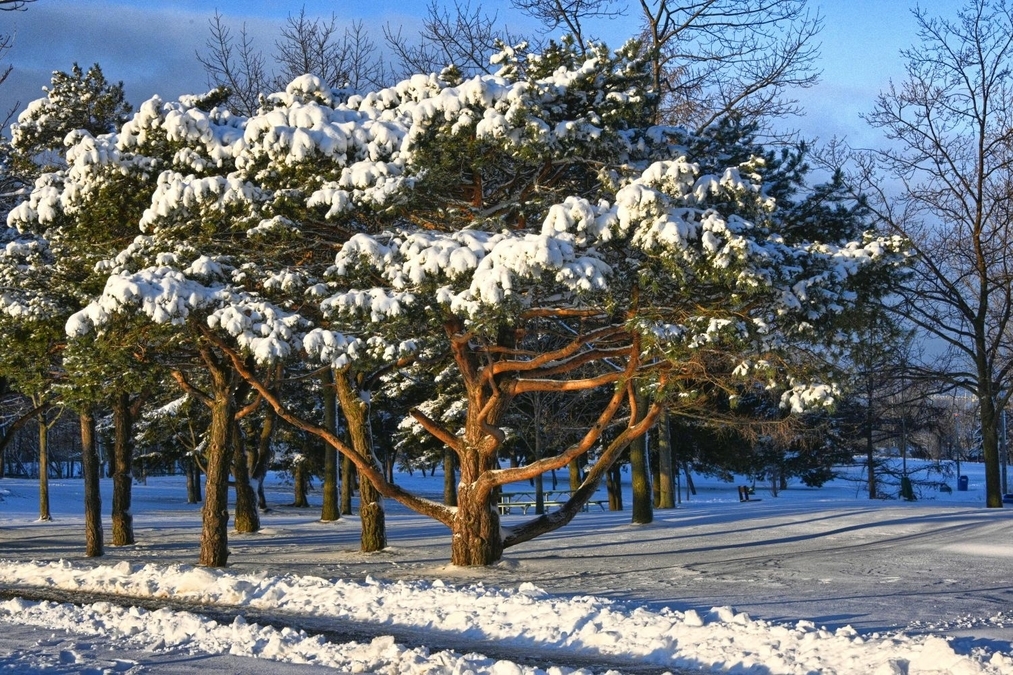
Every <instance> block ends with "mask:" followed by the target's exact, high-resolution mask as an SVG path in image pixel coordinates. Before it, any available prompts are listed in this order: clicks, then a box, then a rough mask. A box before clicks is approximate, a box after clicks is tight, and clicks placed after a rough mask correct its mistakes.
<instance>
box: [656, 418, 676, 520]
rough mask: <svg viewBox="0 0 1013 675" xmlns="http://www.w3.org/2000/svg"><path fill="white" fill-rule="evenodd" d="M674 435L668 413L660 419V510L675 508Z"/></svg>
mask: <svg viewBox="0 0 1013 675" xmlns="http://www.w3.org/2000/svg"><path fill="white" fill-rule="evenodd" d="M673 464H674V462H673V458H672V433H671V429H670V428H669V426H668V411H667V410H662V411H661V414H660V415H659V417H658V483H659V487H660V490H659V494H658V508H659V509H674V508H675V474H674V472H673V470H672V467H673Z"/></svg>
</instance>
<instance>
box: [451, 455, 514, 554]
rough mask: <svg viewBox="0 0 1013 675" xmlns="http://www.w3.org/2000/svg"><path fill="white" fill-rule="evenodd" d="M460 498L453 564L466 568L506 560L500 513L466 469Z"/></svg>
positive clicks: (452, 540) (456, 516) (455, 520)
mask: <svg viewBox="0 0 1013 675" xmlns="http://www.w3.org/2000/svg"><path fill="white" fill-rule="evenodd" d="M462 464H464V462H462ZM457 497H458V506H457V513H456V515H455V516H454V523H453V527H452V528H451V534H452V538H451V542H450V561H451V563H452V564H454V565H462V566H472V565H491V564H492V563H494V562H496V561H498V560H499V559H500V558H501V557H503V538H502V534H501V532H500V525H499V511H498V509H497V508H496V505H495V504H493V503H492V499H491V498H490V496H489V495H488V494H482V493H479V492H477V490H476V487H475V483H474V482H473V481H469V480H468V479H467V477H466V476H465V469H464V467H463V466H462V468H461V486H460V490H459V491H458V495H457Z"/></svg>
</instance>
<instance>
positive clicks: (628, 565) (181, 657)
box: [0, 464, 1013, 675]
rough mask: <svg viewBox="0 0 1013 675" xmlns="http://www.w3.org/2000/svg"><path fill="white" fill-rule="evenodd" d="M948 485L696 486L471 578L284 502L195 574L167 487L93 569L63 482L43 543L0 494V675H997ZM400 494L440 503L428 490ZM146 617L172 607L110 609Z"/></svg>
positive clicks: (1000, 664)
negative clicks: (164, 603)
mask: <svg viewBox="0 0 1013 675" xmlns="http://www.w3.org/2000/svg"><path fill="white" fill-rule="evenodd" d="M964 470H965V473H967V474H968V475H969V477H970V489H969V490H968V491H967V492H959V491H954V492H952V493H941V492H938V491H937V490H935V489H932V488H926V489H924V490H923V491H922V495H921V496H922V498H921V499H920V500H919V501H917V502H914V503H903V502H898V501H890V500H886V501H875V502H870V500H869V499H868V498H866V497H863V495H862V494H861V493H860V492H859V491H858V488H856V485H855V484H852V483H848V482H846V481H835V482H834V483H832V484H831V485H828V486H827V487H825V488H822V489H809V488H805V487H803V486H799V485H792V486H791V488H790V489H789V490H787V491H784V492H781V493H780V494H779V496H777V497H773V496H772V495H771V494H770V493H769V492H767V491H766V490H763V489H762V488H758V489H757V491H756V495H755V497H756V498H758V499H760V500H761V501H756V502H750V503H748V504H743V503H739V501H738V497H737V493H736V488H735V485H733V484H726V483H720V482H716V481H713V480H707V479H699V484H698V488H699V494H698V495H696V496H693V497H691V498H690V500H689V501H688V502H686V501H684V502H683V503H682V504H681V505H680V507H679V508H678V509H676V510H674V511H657V512H656V514H655V518H656V519H655V522H654V523H653V524H652V525H648V526H632V525H630V524H629V517H630V514H629V511H628V510H627V511H626V512H620V513H606V512H602V511H599V510H595V511H590V512H587V513H582V514H580V515H579V516H578V517H577V519H576V520H575V521H574V523H572V524H571V525H570V526H569V527H567V528H564V529H563V530H560V531H558V532H556V533H554V534H551V535H547V536H545V537H543V538H541V539H537V540H535V541H532V542H528V543H526V544H524V545H522V546H518V547H515V548H511V549H508V550H507V552H506V555H505V556H504V560H503V561H502V562H500V563H499V564H497V565H495V566H493V567H491V568H482V569H457V568H453V567H450V566H449V565H448V564H447V560H448V559H449V534H448V532H447V530H446V529H445V528H443V527H442V526H441V525H438V524H436V523H432V522H430V521H427V520H425V519H422V518H421V517H419V516H415V515H413V514H410V513H408V512H406V511H405V510H404V509H402V508H401V507H400V506H399V505H397V504H394V503H390V502H388V503H387V506H388V518H387V523H388V538H389V543H390V547H389V548H388V549H387V550H385V551H383V552H381V553H377V554H368V555H367V554H362V553H359V552H358V550H357V548H358V536H359V532H358V529H359V523H358V520H357V519H356V518H354V517H343V518H342V519H341V520H340V521H338V522H335V523H327V524H325V523H320V522H319V521H317V520H316V518H317V517H318V515H319V509H318V507H314V508H313V509H310V510H306V509H295V508H291V507H288V506H284V505H285V504H286V503H288V502H289V501H291V493H290V488H289V487H288V486H285V485H283V484H281V483H277V484H273V485H271V486H270V487H269V492H268V499H269V501H270V502H271V503H272V507H273V508H272V511H271V512H270V513H268V514H265V515H264V517H263V524H264V530H263V531H262V532H260V533H258V534H255V535H235V534H233V535H232V536H231V538H230V549H231V551H232V553H231V557H230V560H229V562H230V565H229V568H228V569H226V570H209V569H202V568H196V567H194V566H193V563H194V561H195V560H196V559H197V551H198V538H199V530H200V514H199V506H196V505H188V504H186V491H185V486H184V483H183V481H182V479H181V478H173V477H166V478H152V479H149V480H148V483H147V484H146V485H140V484H138V485H135V487H134V500H133V513H134V516H135V531H136V535H137V540H138V543H137V544H136V545H134V546H129V547H122V548H117V549H113V548H107V555H106V556H105V557H104V558H102V559H97V560H90V559H86V558H84V556H83V551H84V541H83V518H82V516H81V515H80V511H81V506H80V505H81V503H82V500H83V497H82V487H83V486H82V484H81V481H79V480H67V481H62V480H56V481H51V486H52V488H51V489H52V493H53V505H52V506H53V509H52V510H53V515H54V518H55V520H54V521H53V522H50V523H41V522H38V521H37V520H36V518H37V512H38V493H37V488H36V486H35V484H34V482H32V481H22V480H13V479H3V480H0V495H2V497H3V501H2V502H0V540H2V544H0V546H2V549H0V550H2V553H0V555H2V556H3V559H2V560H0V587H3V588H4V589H6V590H8V591H9V592H8V593H7V595H6V596H4V597H11V598H12V599H8V600H4V601H0V671H6V672H39V671H42V672H54V673H84V672H87V673H122V672H126V673H141V672H155V673H196V672H201V671H205V670H208V669H212V670H214V671H215V672H222V673H304V672H305V673H313V672H333V670H332V669H337V670H338V671H341V672H352V673H359V672H378V673H427V674H429V673H433V674H435V673H460V674H462V675H463V674H465V673H476V674H477V673H491V674H494V675H519V674H520V673H533V672H546V673H550V674H553V675H557V674H562V673H567V672H572V671H573V670H575V669H579V670H580V671H581V672H584V673H589V672H605V671H607V670H615V671H620V672H658V673H660V672H664V671H671V672H675V673H681V672H700V671H702V672H733V673H758V674H773V673H814V674H815V673H822V674H833V673H855V674H866V673H868V674H872V675H905V674H906V675H915V674H916V673H955V674H958V675H962V674H964V673H1013V657H1011V642H1010V641H1011V638H1013V542H1011V541H1010V539H1011V537H1013V528H1011V525H1013V522H1011V518H1013V516H1011V515H1010V511H1009V510H1008V509H1004V510H989V509H985V508H983V507H982V504H983V502H984V495H983V487H982V484H983V480H982V469H981V466H980V465H975V464H970V465H965V466H964ZM399 482H403V483H405V484H407V485H409V486H411V487H414V488H416V489H419V488H421V489H423V490H425V491H428V492H430V493H432V494H433V495H437V494H438V493H439V492H440V490H441V486H442V477H441V476H439V475H437V476H436V477H431V478H425V479H422V478H421V477H420V476H419V475H418V474H416V475H415V477H408V476H403V477H401V479H400V480H399ZM948 482H949V484H950V485H954V486H955V482H956V481H955V479H953V478H950V479H948ZM103 488H104V490H105V492H104V494H103V511H104V512H108V510H109V504H110V495H109V492H108V489H109V488H110V485H108V484H105V485H103ZM312 497H316V501H315V502H314V503H315V504H318V503H319V494H318V493H314V494H313V495H312ZM628 500H629V496H628V495H627V502H626V504H627V508H628V506H629V501H628ZM523 518H524V517H523V516H521V515H519V514H514V515H509V516H504V523H505V524H506V525H507V526H509V524H510V523H511V522H520V521H521V520H522V519H523ZM109 527H110V526H109V524H108V522H106V531H107V534H108V531H109ZM20 587H43V588H45V589H48V591H50V592H54V593H60V592H62V591H74V592H90V593H99V594H115V595H122V596H128V597H132V598H137V599H135V600H134V601H133V603H132V602H131V601H130V600H126V601H120V602H118V603H117V604H113V603H111V602H109V599H108V598H107V597H106V596H101V599H99V600H95V597H94V596H93V597H92V598H89V599H88V600H89V601H88V602H87V603H85V604H80V605H71V604H60V603H54V602H47V601H44V602H34V601H28V600H24V599H20V598H17V597H14V596H16V595H17V593H18V589H19V588H20ZM61 589H62V591H61ZM10 591H12V592H10ZM20 592H21V593H22V594H25V595H28V594H29V589H27V588H26V589H22V590H21V591H20ZM144 598H147V599H150V598H164V599H169V600H171V601H172V602H173V603H174V604H173V606H172V607H171V608H164V609H141V608H139V607H132V606H131V604H145V603H144V602H142V600H141V599H144ZM193 603H199V606H197V605H196V604H193ZM120 605H123V606H120ZM223 617H226V618H223ZM267 624H270V625H267ZM317 633H324V635H318V634H317ZM342 635H344V636H346V637H348V636H351V637H355V638H356V640H355V641H353V642H348V641H347V640H345V639H342V638H341V636H342ZM483 653H486V654H492V655H493V656H489V657H486V656H482V654H483Z"/></svg>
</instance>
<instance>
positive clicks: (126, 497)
mask: <svg viewBox="0 0 1013 675" xmlns="http://www.w3.org/2000/svg"><path fill="white" fill-rule="evenodd" d="M133 426H134V425H133V420H132V419H131V414H130V394H128V393H126V392H120V393H119V394H117V395H116V396H115V398H114V399H113V431H114V433H113V513H112V521H113V546H129V545H131V544H133V543H134V517H133V515H131V513H130V501H131V490H132V489H133V482H134V477H133V474H132V472H131V468H132V464H133V460H134V444H133V438H132V433H133Z"/></svg>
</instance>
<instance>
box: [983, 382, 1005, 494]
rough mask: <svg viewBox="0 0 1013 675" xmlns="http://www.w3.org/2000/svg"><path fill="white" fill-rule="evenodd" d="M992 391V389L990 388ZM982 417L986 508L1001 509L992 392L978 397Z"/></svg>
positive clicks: (1000, 484) (995, 417)
mask: <svg viewBox="0 0 1013 675" xmlns="http://www.w3.org/2000/svg"><path fill="white" fill-rule="evenodd" d="M990 376H991V374H990V373H987V372H986V373H984V374H981V375H979V380H981V379H982V378H984V377H990ZM989 389H990V388H989ZM978 403H979V408H980V413H979V414H980V416H981V450H982V455H983V459H984V460H985V506H986V507H988V508H990V509H1001V508H1002V507H1003V505H1002V477H1001V476H1000V475H999V434H998V420H999V416H998V414H997V412H996V409H995V399H994V398H993V396H992V392H991V391H990V390H986V391H984V392H983V393H982V395H980V396H979V397H978Z"/></svg>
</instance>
